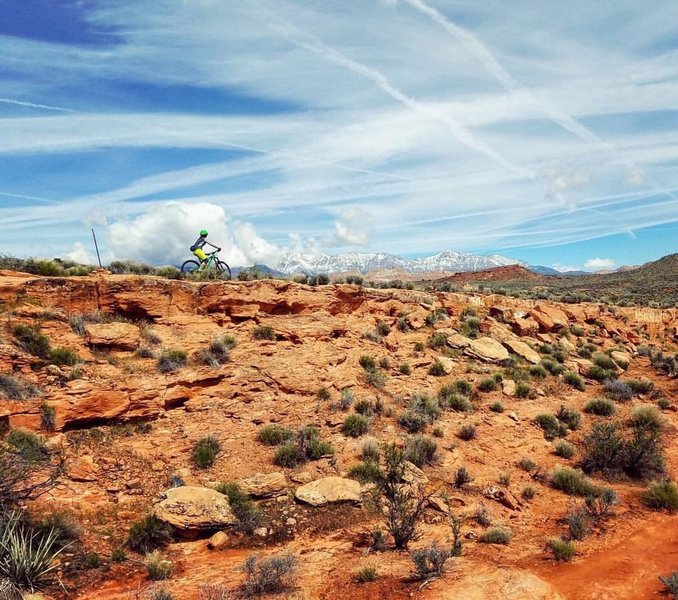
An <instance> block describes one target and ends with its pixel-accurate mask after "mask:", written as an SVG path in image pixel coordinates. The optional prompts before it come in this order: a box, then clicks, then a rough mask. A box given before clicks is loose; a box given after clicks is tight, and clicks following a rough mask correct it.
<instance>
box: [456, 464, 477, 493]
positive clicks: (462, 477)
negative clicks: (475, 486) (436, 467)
mask: <svg viewBox="0 0 678 600" xmlns="http://www.w3.org/2000/svg"><path fill="white" fill-rule="evenodd" d="M472 481H473V477H471V474H470V473H469V472H468V469H467V468H466V467H459V468H458V469H457V470H456V471H455V472H454V487H456V488H463V487H464V486H465V485H468V484H469V483H471V482H472Z"/></svg>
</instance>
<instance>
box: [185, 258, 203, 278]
mask: <svg viewBox="0 0 678 600" xmlns="http://www.w3.org/2000/svg"><path fill="white" fill-rule="evenodd" d="M199 268H200V263H199V262H198V261H197V260H187V261H186V262H185V263H184V264H183V265H181V272H182V273H184V274H186V275H189V274H190V273H193V272H195V271H197V270H198V269H199Z"/></svg>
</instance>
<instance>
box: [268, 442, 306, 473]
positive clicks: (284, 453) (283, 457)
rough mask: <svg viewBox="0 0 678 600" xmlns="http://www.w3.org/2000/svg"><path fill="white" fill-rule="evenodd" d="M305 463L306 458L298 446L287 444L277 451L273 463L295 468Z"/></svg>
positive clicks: (291, 443)
mask: <svg viewBox="0 0 678 600" xmlns="http://www.w3.org/2000/svg"><path fill="white" fill-rule="evenodd" d="M304 461H305V456H304V454H303V452H302V451H301V449H300V448H299V445H298V444H295V443H294V442H287V443H285V444H283V445H282V446H280V448H278V449H277V450H276V453H275V457H274V458H273V462H275V464H276V465H278V466H281V467H288V468H293V467H296V466H297V465H299V464H301V463H302V462H304Z"/></svg>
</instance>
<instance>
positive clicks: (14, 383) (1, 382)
mask: <svg viewBox="0 0 678 600" xmlns="http://www.w3.org/2000/svg"><path fill="white" fill-rule="evenodd" d="M39 393H40V390H39V388H38V387H37V386H35V385H33V384H31V383H28V382H26V381H23V380H22V379H19V378H18V377H15V376H14V375H2V374H0V398H7V400H28V399H29V398H34V397H35V396H37V395H38V394H39Z"/></svg>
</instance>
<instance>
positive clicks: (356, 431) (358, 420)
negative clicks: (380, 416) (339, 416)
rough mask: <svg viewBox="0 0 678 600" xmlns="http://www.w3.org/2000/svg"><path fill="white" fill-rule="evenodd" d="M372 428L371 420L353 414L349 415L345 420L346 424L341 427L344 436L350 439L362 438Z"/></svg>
mask: <svg viewBox="0 0 678 600" xmlns="http://www.w3.org/2000/svg"><path fill="white" fill-rule="evenodd" d="M369 428H370V419H369V417H366V416H365V415H361V414H357V413H353V414H351V415H348V417H346V419H345V420H344V424H343V425H342V427H341V431H342V433H343V434H344V435H347V436H350V437H354V438H357V437H360V436H361V435H364V434H366V433H367V430H368V429H369Z"/></svg>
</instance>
